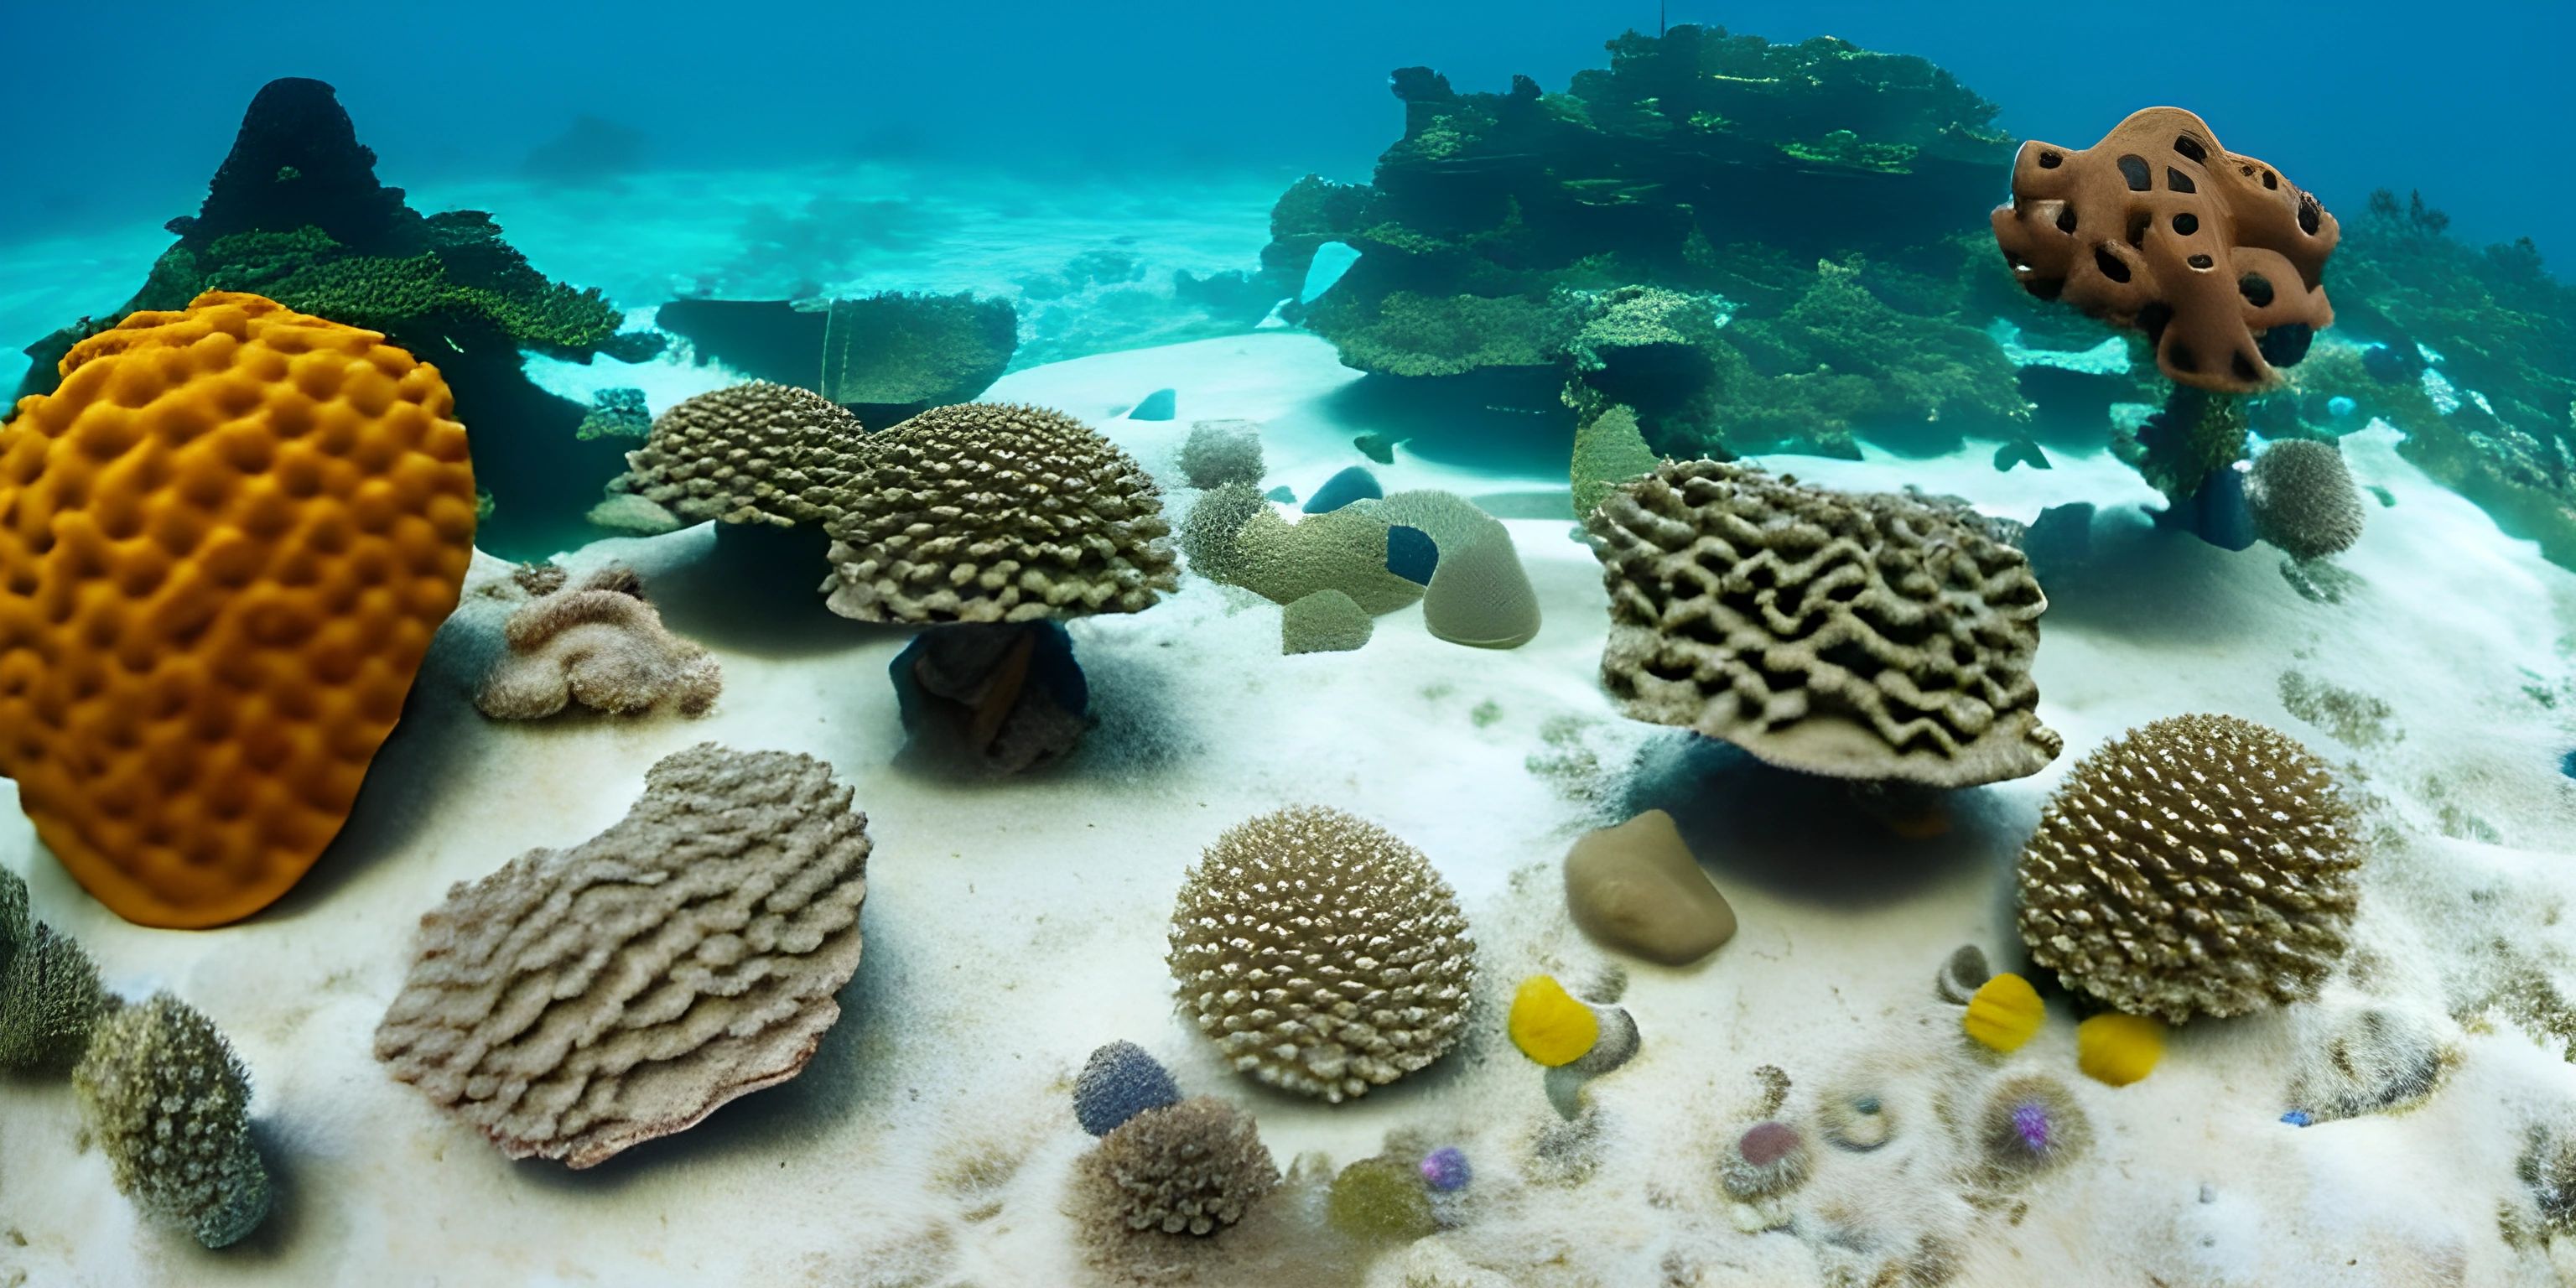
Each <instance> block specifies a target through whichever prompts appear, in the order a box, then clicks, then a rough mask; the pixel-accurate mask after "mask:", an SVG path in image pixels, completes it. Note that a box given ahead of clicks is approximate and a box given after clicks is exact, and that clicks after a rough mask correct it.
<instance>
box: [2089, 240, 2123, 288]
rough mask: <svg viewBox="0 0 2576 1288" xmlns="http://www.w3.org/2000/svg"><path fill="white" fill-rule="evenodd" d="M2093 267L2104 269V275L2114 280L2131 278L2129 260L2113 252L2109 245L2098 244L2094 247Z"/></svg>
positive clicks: (2119, 280)
mask: <svg viewBox="0 0 2576 1288" xmlns="http://www.w3.org/2000/svg"><path fill="white" fill-rule="evenodd" d="M2093 267H2095V268H2098V269H2100V270H2102V276H2104V277H2107V278H2110V279H2111V280H2112V281H2114V282H2125V281H2128V280H2129V265H2128V262H2127V261H2125V260H2123V259H2121V258H2120V257H2119V256H2117V255H2114V254H2112V253H2111V248H2110V247H2108V246H2096V247H2094V248H2093Z"/></svg>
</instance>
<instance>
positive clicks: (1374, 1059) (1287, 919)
mask: <svg viewBox="0 0 2576 1288" xmlns="http://www.w3.org/2000/svg"><path fill="white" fill-rule="evenodd" d="M1170 964H1171V968H1172V975H1173V978H1175V979H1176V980H1178V981H1179V982H1180V996H1181V1004H1182V1006H1183V1008H1184V1009H1186V1010H1188V1011H1189V1012H1190V1013H1191V1015H1192V1017H1193V1018H1194V1019H1196V1020H1197V1022H1198V1025H1199V1028H1200V1030H1201V1031H1202V1032H1204V1033H1206V1034H1207V1035H1208V1037H1209V1038H1211V1039H1212V1040H1214V1041H1215V1043H1216V1045H1217V1049H1218V1050H1219V1051H1220V1052H1222V1053H1223V1054H1224V1055H1225V1057H1226V1058H1227V1059H1228V1060H1229V1061H1231V1062H1232V1063H1233V1065H1234V1067H1235V1068H1236V1069H1238V1070H1241V1071H1243V1072H1246V1073H1250V1074H1252V1075H1253V1076H1255V1077H1258V1078H1260V1079H1261V1080H1262V1081H1264V1082H1267V1083H1270V1084H1272V1085H1274V1086H1279V1087H1284V1088H1287V1089H1288V1090H1291V1091H1299V1092H1304V1093H1305V1094H1307V1095H1312V1096H1321V1097H1323V1098H1324V1099H1326V1100H1329V1101H1333V1102H1336V1103H1338V1102H1340V1101H1341V1100H1343V1099H1345V1098H1347V1097H1352V1096H1358V1095H1362V1094H1365V1093H1366V1092H1367V1091H1368V1089H1369V1088H1371V1087H1373V1086H1382V1085H1384V1084H1386V1083H1390V1082H1393V1081H1395V1080H1396V1079H1397V1078H1400V1077H1403V1076H1404V1075H1405V1074H1407V1073H1411V1072H1413V1071H1415V1070H1417V1069H1420V1068H1422V1067H1424V1066H1425V1065H1428V1064H1430V1063H1431V1062H1432V1061H1434V1060H1436V1059H1438V1058H1440V1056H1441V1055H1442V1054H1443V1053H1445V1052H1446V1051H1448V1049H1449V1048H1450V1046H1451V1045H1452V1044H1454V1043H1455V1042H1456V1041H1457V1040H1458V1037H1459V1035H1460V1034H1461V1032H1462V1031H1463V1030H1464V1028H1465V1026H1466V1019H1467V1001H1468V993H1469V989H1470V986H1471V985H1472V984H1473V983H1474V981H1475V944H1474V942H1473V941H1472V940H1471V939H1469V938H1468V934H1467V922H1466V918H1465V917H1464V916H1463V915H1462V914H1461V913H1460V912H1459V911H1458V898H1457V895H1456V894H1454V893H1453V892H1452V891H1451V890H1450V888H1449V883H1448V882H1446V881H1444V880H1442V879H1441V878H1440V874H1439V873H1437V872H1435V871H1433V870H1432V868H1431V865H1430V863H1429V862H1428V861H1426V860H1425V859H1424V858H1423V857H1422V855H1421V853H1420V852H1418V851H1416V850H1414V849H1413V848H1412V847H1411V846H1408V845H1406V844H1405V843H1404V842H1402V841H1400V840H1397V839H1396V838H1395V837H1394V836H1393V835H1391V834H1389V833H1388V832H1386V831H1385V830H1384V829H1381V828H1379V827H1377V826H1375V825H1373V824H1370V823H1367V822H1363V821H1362V820H1360V819H1357V818H1353V817H1352V816H1350V815H1348V814H1344V813H1341V812H1339V811H1336V810H1329V809H1316V808H1311V807H1302V808H1294V809H1284V810H1278V811H1275V812H1273V813H1269V814H1264V815H1261V816H1259V817H1257V818H1254V819H1252V820H1250V821H1248V822H1245V823H1243V824H1241V825H1239V826H1237V827H1235V828H1233V829H1231V830H1229V831H1228V832H1226V833H1225V835H1223V836H1221V837H1218V838H1217V841H1216V844H1214V845H1212V846H1210V847H1208V850H1207V852H1206V853H1205V854H1204V855H1202V856H1201V857H1200V859H1199V862H1198V863H1197V864H1196V865H1195V866H1193V867H1192V868H1191V869H1190V872H1189V875H1188V876H1187V877H1186V878H1185V879H1184V881H1183V883H1182V886H1181V895H1180V901H1179V903H1178V905H1177V906H1176V907H1175V909H1174V910H1173V913H1172V926H1171V955H1170Z"/></svg>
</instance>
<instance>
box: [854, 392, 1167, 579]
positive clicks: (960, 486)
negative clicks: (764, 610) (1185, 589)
mask: <svg viewBox="0 0 2576 1288" xmlns="http://www.w3.org/2000/svg"><path fill="white" fill-rule="evenodd" d="M826 530H827V531H829V532H830V533H831V536H832V553H831V561H832V565H833V570H834V571H833V581H832V586H831V595H830V599H829V600H828V601H827V602H828V603H829V604H830V605H831V608H832V611H833V612H836V613H839V614H841V615H842V616H844V617H854V618H857V619H859V620H860V621H870V622H910V623H921V624H927V623H935V622H1005V621H1008V622H1024V621H1033V620H1036V619H1039V618H1046V617H1068V616H1073V615H1077V614H1082V613H1132V612H1137V611H1139V610H1141V609H1144V608H1147V607H1149V606H1151V605H1152V604H1153V603H1154V601H1155V599H1156V598H1157V597H1159V596H1160V595H1161V593H1162V592H1164V591H1168V590H1171V589H1172V588H1173V587H1174V586H1175V585H1176V584H1177V583H1178V580H1179V572H1178V570H1177V569H1176V568H1175V567H1174V563H1175V560H1174V557H1173V554H1172V549H1171V546H1170V543H1168V542H1167V541H1165V540H1164V536H1165V534H1166V533H1168V532H1169V531H1170V530H1171V529H1170V525H1168V524H1166V523H1165V522H1164V521H1163V501H1162V493H1161V492H1160V491H1159V490H1158V489H1156V488H1155V486H1154V481H1153V479H1152V478H1151V477H1149V476H1148V475H1147V474H1146V473H1145V470H1144V467H1142V466H1140V465H1138V464H1137V463H1136V461H1135V459H1134V458H1133V457H1130V456H1129V455H1127V453H1125V452H1124V451H1121V450H1119V448H1118V447H1117V445H1115V444H1113V443H1111V442H1110V441H1109V440H1108V439H1106V438H1104V437H1102V436H1101V435H1100V434H1099V433H1098V432H1096V431H1094V430H1093V429H1091V428H1090V427H1089V426H1087V425H1084V424H1083V423H1082V422H1080V421H1078V420H1075V419H1073V418H1072V417H1070V416H1067V415H1064V414H1062V413H1060V412H1053V411H1047V410H1045V409H1043V408H1037V407H1021V406H1015V405H1010V404H1004V403H968V404H964V405H961V406H955V407H937V408H933V409H932V410H930V411H926V412H923V413H922V414H920V415H918V416H915V417H913V418H912V419H910V420H907V421H905V422H903V423H902V424H900V425H897V426H895V427H894V428H892V429H889V430H886V431H884V432H882V433H879V434H876V435H873V436H871V437H870V438H869V439H868V450H867V456H866V466H865V468H864V469H863V470H861V471H860V472H859V475H858V477H857V479H856V480H855V481H854V482H853V484H852V485H851V488H850V490H849V493H848V500H847V503H846V505H845V508H844V512H843V513H842V514H841V516H840V517H839V518H837V519H835V520H833V521H832V522H830V523H828V524H827V525H826Z"/></svg>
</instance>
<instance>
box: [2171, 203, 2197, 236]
mask: <svg viewBox="0 0 2576 1288" xmlns="http://www.w3.org/2000/svg"><path fill="white" fill-rule="evenodd" d="M2173 230H2174V231H2175V232H2176V233H2179V234H2181V235H2182V236H2185V237H2189V236H2191V235H2192V234H2193V233H2196V232H2199V231H2200V216H2198V215H2195V214H2193V213H2191V212H2190V211H2188V210H2177V211H2175V212H2174V217H2173Z"/></svg>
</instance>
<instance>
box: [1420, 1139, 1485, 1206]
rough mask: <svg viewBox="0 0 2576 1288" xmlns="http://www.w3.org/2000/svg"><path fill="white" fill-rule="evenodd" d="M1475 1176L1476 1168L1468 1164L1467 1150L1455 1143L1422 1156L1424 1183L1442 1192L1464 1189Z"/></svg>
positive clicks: (1451, 1192)
mask: <svg viewBox="0 0 2576 1288" xmlns="http://www.w3.org/2000/svg"><path fill="white" fill-rule="evenodd" d="M1474 1178H1475V1172H1474V1170H1473V1169H1472V1168H1470V1167H1468V1166H1467V1151H1465V1150H1463V1149H1460V1148H1458V1147H1457V1146H1455V1145H1443V1146H1441V1147H1440V1148H1438V1149H1435V1150H1433V1151H1431V1152H1430V1153H1428V1154H1425V1155H1423V1156H1422V1183H1423V1184H1425V1185H1428V1186H1430V1187H1431V1188H1432V1189H1434V1190H1436V1191H1438V1192H1440V1193H1442V1194H1454V1193H1456V1192H1458V1191H1460V1190H1463V1189H1465V1188H1467V1182H1469V1181H1470V1180H1473V1179H1474Z"/></svg>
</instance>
